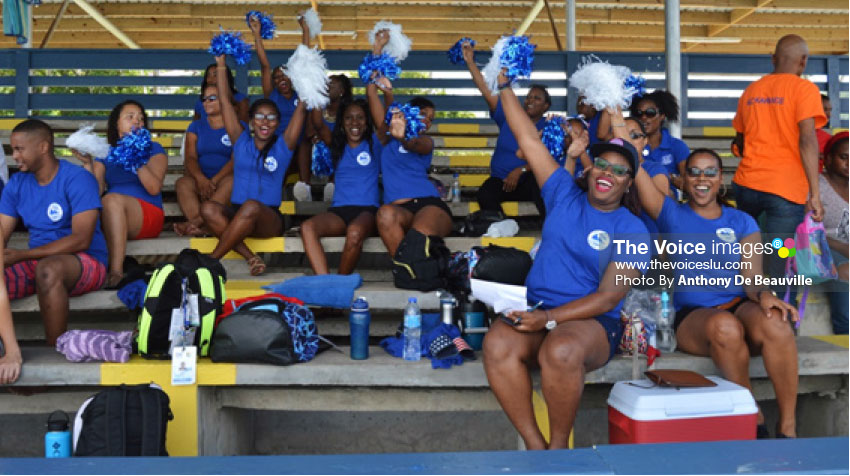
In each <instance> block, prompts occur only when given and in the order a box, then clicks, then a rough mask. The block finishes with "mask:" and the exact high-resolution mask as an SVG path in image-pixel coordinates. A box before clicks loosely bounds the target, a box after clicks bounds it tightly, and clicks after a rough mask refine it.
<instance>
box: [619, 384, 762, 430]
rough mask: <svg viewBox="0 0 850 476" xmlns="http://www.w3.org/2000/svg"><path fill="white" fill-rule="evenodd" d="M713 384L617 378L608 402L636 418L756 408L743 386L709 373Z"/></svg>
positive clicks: (717, 413)
mask: <svg viewBox="0 0 850 476" xmlns="http://www.w3.org/2000/svg"><path fill="white" fill-rule="evenodd" d="M707 378H708V379H709V380H711V381H713V382H715V383H717V386H716V387H697V388H681V389H678V390H677V389H675V388H671V387H659V386H656V385H654V384H653V383H652V382H650V381H649V380H646V379H642V380H629V381H622V382H617V383H616V384H614V388H612V389H611V394H610V395H609V396H608V405H610V406H611V407H613V408H614V409H616V410H617V411H619V412H620V413H622V414H623V415H625V416H627V417H629V418H631V419H632V420H639V421H657V420H673V419H682V418H703V417H710V416H729V415H750V414H753V413H756V412H758V408H757V407H756V402H755V400H754V399H753V396H752V394H751V393H750V391H749V390H747V389H746V388H744V387H742V386H740V385H738V384H735V383H733V382H730V381H728V380H725V379H723V378H721V377H717V376H708V377H707Z"/></svg>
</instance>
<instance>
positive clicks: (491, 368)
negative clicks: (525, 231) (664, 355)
mask: <svg viewBox="0 0 850 476" xmlns="http://www.w3.org/2000/svg"><path fill="white" fill-rule="evenodd" d="M499 81H500V84H506V83H507V81H506V79H505V78H504V74H502V75H500V78H499ZM500 97H501V99H502V104H503V105H504V108H505V117H506V118H507V121H508V125H509V126H510V128H511V130H512V131H513V134H514V136H515V137H516V138H517V142H518V143H519V147H520V149H521V150H522V152H523V155H524V156H525V157H526V159H527V160H528V165H529V167H530V168H531V171H532V173H533V174H534V179H535V180H536V181H537V183H538V184H539V185H540V190H541V193H542V195H543V200H544V202H545V204H546V211H547V216H546V221H545V222H544V224H543V237H542V241H541V245H540V248H539V250H538V252H537V256H536V258H535V260H534V265H533V266H532V268H531V271H530V272H529V274H528V277H527V278H526V281H525V284H526V288H527V300H528V303H529V304H531V305H533V306H534V307H535V308H536V309H534V310H529V311H526V310H524V309H523V310H515V311H512V312H510V313H509V314H508V316H506V318H505V320H497V321H495V323H494V324H493V326H492V327H491V328H490V331H489V332H488V333H487V336H486V337H485V339H484V370H485V371H486V372H487V379H488V380H489V382H490V387H491V389H492V390H493V393H495V395H496V398H497V399H498V400H499V403H500V405H501V406H502V408H503V409H504V410H505V413H507V415H508V418H509V419H510V420H511V422H512V423H513V425H514V427H516V429H517V431H518V432H519V434H520V436H521V437H522V438H523V440H524V441H525V445H526V448H528V449H535V450H536V449H546V448H547V447H548V448H550V449H554V448H566V447H567V442H568V438H569V434H570V430H571V429H572V426H573V422H574V421H575V415H576V410H577V409H578V403H579V401H580V399H581V393H582V389H583V387H584V376H585V374H586V373H587V372H590V371H592V370H594V369H597V368H600V367H602V366H604V365H605V364H606V363H607V362H608V360H609V359H610V358H611V357H612V356H613V354H614V350H615V349H616V348H617V345H618V343H619V341H620V338H621V337H622V328H621V326H620V315H619V313H620V307H621V301H622V299H623V297H625V295H626V293H627V292H628V290H629V287H630V286H629V284H630V280H635V279H637V278H638V277H639V276H640V272H639V271H638V270H637V269H636V267H637V266H645V265H646V263H648V261H649V256H648V253H646V252H640V251H638V250H640V249H641V248H642V247H646V248H648V246H649V243H648V239H647V233H646V227H644V226H643V224H642V223H641V222H640V220H639V219H638V218H637V217H636V216H635V215H634V211H635V210H634V209H635V208H636V205H637V193H636V192H635V190H634V188H633V187H632V181H633V178H632V177H633V175H634V171H635V169H636V168H637V164H638V159H637V152H636V151H635V149H634V147H632V146H631V145H630V144H629V143H628V142H625V141H623V140H621V139H614V140H613V141H611V142H609V143H599V144H595V145H594V146H593V147H591V153H592V154H593V156H594V157H595V162H594V166H593V167H591V168H590V169H589V170H586V171H585V174H584V175H583V176H582V178H581V179H579V180H575V179H574V178H573V176H572V175H571V174H570V172H569V171H568V170H567V169H566V168H564V167H559V166H558V164H557V163H556V162H555V160H553V159H552V156H551V155H550V154H549V151H548V150H547V149H546V147H545V146H544V145H543V143H542V142H541V141H540V137H539V135H538V132H537V129H536V127H535V126H534V123H533V122H532V121H531V120H530V119H529V117H528V114H527V113H526V112H525V111H523V109H522V107H521V106H520V104H519V102H518V101H517V100H516V96H515V95H514V92H513V90H512V89H511V88H510V87H505V88H503V89H502V91H501V93H500ZM587 143H588V135H587V133H586V132H582V134H581V135H580V136H579V139H578V140H574V141H573V142H572V144H571V145H570V147H569V149H568V150H567V160H568V161H575V160H576V157H578V156H579V155H580V154H581V153H582V152H583V151H584V150H585V148H586V147H587ZM621 240H626V241H627V243H626V244H629V245H632V247H633V248H634V249H633V250H632V251H630V249H629V248H628V247H626V249H621V244H623V243H622V242H621ZM629 265H631V267H630V266H629ZM618 266H619V267H624V268H625V269H618ZM532 366H539V367H540V375H541V379H542V386H543V395H544V397H545V399H546V403H547V405H548V408H549V428H550V441H549V444H548V446H547V445H546V442H545V441H544V439H543V435H542V434H541V433H540V430H539V429H538V427H537V423H536V422H535V418H534V410H533V408H532V402H531V393H532V388H531V375H530V368H531V367H532Z"/></svg>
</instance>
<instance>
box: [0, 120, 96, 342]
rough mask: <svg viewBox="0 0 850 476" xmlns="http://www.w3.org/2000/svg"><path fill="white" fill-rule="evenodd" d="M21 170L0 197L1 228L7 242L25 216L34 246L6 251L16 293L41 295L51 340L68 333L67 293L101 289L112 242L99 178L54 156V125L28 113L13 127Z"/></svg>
mask: <svg viewBox="0 0 850 476" xmlns="http://www.w3.org/2000/svg"><path fill="white" fill-rule="evenodd" d="M11 144H12V157H13V158H14V159H15V162H17V163H18V166H19V170H20V171H19V172H18V173H16V174H15V175H13V176H12V177H11V178H10V179H9V183H8V184H7V185H6V188H5V189H4V190H3V196H2V198H0V227H2V229H3V242H4V243H6V244H8V243H9V238H10V237H11V236H12V231H13V230H14V229H15V226H16V225H17V224H18V220H19V219H20V220H21V221H22V222H23V224H24V226H25V227H26V228H27V231H28V232H29V248H28V249H23V250H21V249H9V248H6V250H5V253H4V255H3V264H4V266H5V272H4V277H5V280H6V291H7V292H8V295H9V298H10V299H18V298H22V297H24V296H29V295H31V294H38V304H39V307H40V308H41V316H42V320H43V321H44V327H45V336H46V338H47V343H48V344H49V345H51V346H52V345H55V344H56V338H57V337H59V336H60V335H61V334H62V333H63V332H65V328H66V324H67V321H68V297H69V296H77V295H80V294H84V293H88V292H91V291H95V290H97V289H100V287H101V286H102V285H103V281H104V279H105V278H106V260H107V252H106V241H104V239H103V234H102V233H101V231H100V219H99V214H100V208H101V204H100V197H99V195H98V184H97V180H96V179H95V178H94V176H93V175H92V174H91V173H89V172H88V171H87V170H85V169H83V168H82V167H79V166H77V165H74V164H71V163H70V162H66V161H64V160H63V161H60V160H57V159H56V156H55V155H53V131H52V130H51V129H50V126H48V125H47V124H45V123H44V122H42V121H39V120H35V119H29V120H26V121H24V122H22V123H20V124H18V125H17V126H15V128H14V129H13V130H12V136H11Z"/></svg>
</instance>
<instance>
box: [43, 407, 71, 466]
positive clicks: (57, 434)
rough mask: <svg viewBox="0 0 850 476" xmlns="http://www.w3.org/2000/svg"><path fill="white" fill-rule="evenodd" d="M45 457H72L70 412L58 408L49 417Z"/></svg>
mask: <svg viewBox="0 0 850 476" xmlns="http://www.w3.org/2000/svg"><path fill="white" fill-rule="evenodd" d="M44 457H45V458H70V457H71V430H70V425H69V419H68V414H67V413H65V412H63V411H62V410H56V411H55V412H53V413H51V414H50V416H49V417H47V433H46V434H45V435H44Z"/></svg>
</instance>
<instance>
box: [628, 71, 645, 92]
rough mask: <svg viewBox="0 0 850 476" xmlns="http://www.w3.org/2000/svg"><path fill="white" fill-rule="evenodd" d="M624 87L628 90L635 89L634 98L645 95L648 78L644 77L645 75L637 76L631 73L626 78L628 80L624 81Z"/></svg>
mask: <svg viewBox="0 0 850 476" xmlns="http://www.w3.org/2000/svg"><path fill="white" fill-rule="evenodd" d="M623 87H624V88H625V89H626V90H630V89H633V90H634V94H632V98H635V97H643V95H644V94H646V78H644V77H643V76H635V75H633V74H632V75H629V77H628V78H626V81H625V82H624V83H623Z"/></svg>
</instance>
